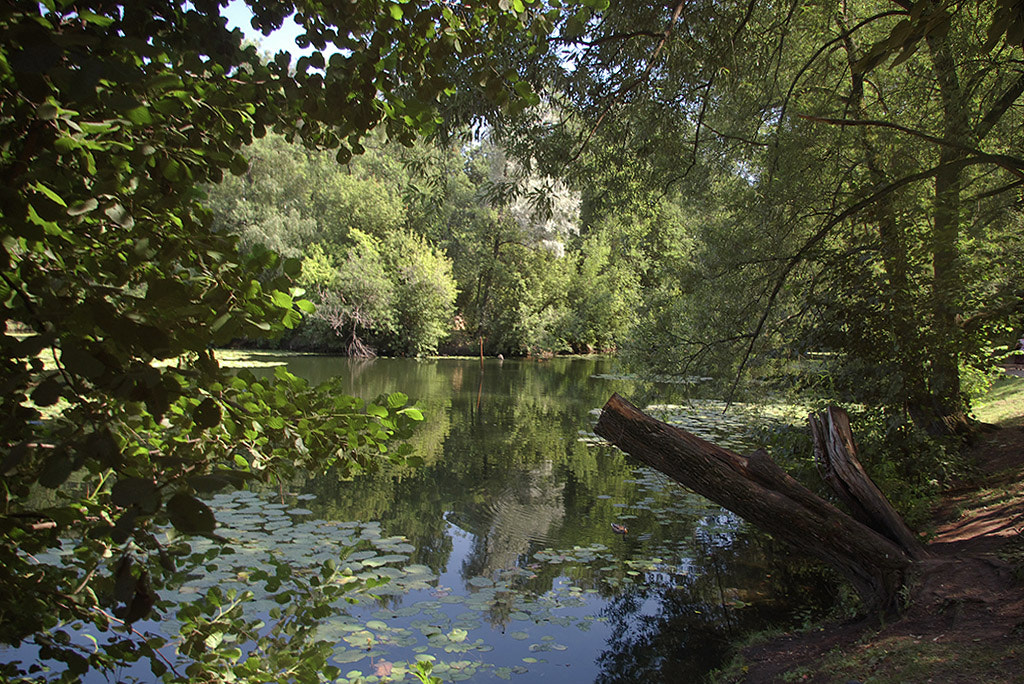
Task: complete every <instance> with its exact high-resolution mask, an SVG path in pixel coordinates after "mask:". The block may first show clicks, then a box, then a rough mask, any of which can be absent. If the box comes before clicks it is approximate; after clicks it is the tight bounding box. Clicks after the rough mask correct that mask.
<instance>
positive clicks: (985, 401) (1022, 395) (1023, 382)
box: [974, 375, 1024, 425]
mask: <svg viewBox="0 0 1024 684" xmlns="http://www.w3.org/2000/svg"><path fill="white" fill-rule="evenodd" d="M974 415H975V416H976V417H977V418H978V420H981V421H983V422H986V423H996V424H999V425H1024V378H1018V377H1015V376H1012V375H1006V376H1004V377H1001V378H999V379H998V380H996V382H995V384H993V385H992V389H991V390H989V392H988V394H986V395H985V396H984V397H982V398H981V399H980V400H978V402H977V405H976V406H975V407H974Z"/></svg>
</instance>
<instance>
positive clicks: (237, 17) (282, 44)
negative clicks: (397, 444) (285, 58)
mask: <svg viewBox="0 0 1024 684" xmlns="http://www.w3.org/2000/svg"><path fill="white" fill-rule="evenodd" d="M221 13H222V14H223V15H224V16H225V17H226V18H227V20H228V28H229V29H234V28H239V29H242V33H244V34H245V37H246V38H250V39H252V40H255V41H258V42H259V43H260V45H261V46H262V47H263V49H264V50H266V51H267V52H269V53H270V54H272V55H276V54H277V53H278V52H280V51H281V50H286V51H287V52H290V53H292V58H293V59H295V58H298V57H300V56H302V55H308V54H311V53H312V52H313V48H312V47H309V48H305V49H301V48H299V46H298V45H296V44H295V37H296V36H298V35H299V33H301V29H300V28H299V25H298V24H296V23H295V22H294V21H292V19H291V18H290V17H289V18H288V19H286V20H285V22H284V26H282V27H281V28H280V29H278V30H277V31H274V32H273V33H272V34H270V35H269V36H264V35H263V34H262V33H260V32H259V31H257V30H256V29H254V28H253V27H252V24H251V23H250V20H251V19H252V12H250V11H249V8H248V7H246V5H245V3H244V2H242V0H231V2H229V3H228V6H227V7H226V8H224V9H223V10H222V11H221Z"/></svg>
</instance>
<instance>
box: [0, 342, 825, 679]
mask: <svg viewBox="0 0 1024 684" xmlns="http://www.w3.org/2000/svg"><path fill="white" fill-rule="evenodd" d="M259 359H260V360H261V361H262V362H264V363H265V364H266V365H271V364H275V363H276V364H280V363H285V364H287V365H288V367H289V369H290V370H291V371H293V372H294V373H296V374H298V375H301V376H304V377H306V378H307V379H309V380H310V381H311V382H313V383H318V382H320V381H323V380H326V379H327V378H329V377H338V376H340V377H342V378H345V379H346V381H347V389H348V391H349V392H350V393H351V394H354V395H357V396H362V397H366V398H373V397H375V396H377V395H378V394H381V393H390V392H394V391H399V390H400V391H402V392H404V393H406V394H408V395H409V396H410V397H411V398H412V399H413V400H415V401H417V402H418V405H419V406H420V408H421V409H422V411H423V413H424V415H425V417H426V420H425V421H424V422H423V423H422V424H421V426H420V427H419V428H418V429H417V431H416V433H415V435H414V436H413V438H412V440H411V441H412V446H413V447H414V449H415V452H414V453H415V454H416V455H418V456H419V457H421V458H422V459H423V462H424V465H423V466H422V467H420V468H416V469H413V468H409V467H393V468H390V469H386V470H384V471H381V472H378V473H375V474H372V475H366V476H362V477H359V478H357V479H356V480H353V481H343V480H340V479H339V478H338V477H337V476H334V475H333V474H331V473H328V474H327V475H324V476H318V477H309V478H304V479H297V480H294V481H291V482H287V483H283V484H282V486H281V487H279V488H278V487H275V488H273V490H268V491H263V492H260V491H237V492H229V493H223V494H219V495H217V496H214V497H212V498H211V499H210V504H211V505H212V506H213V507H214V509H215V510H216V515H217V520H218V529H217V532H218V534H219V535H221V536H222V537H224V538H226V539H227V540H229V546H230V550H231V551H232V553H231V554H230V555H221V556H220V557H219V558H218V559H216V561H210V562H208V563H206V564H205V566H204V567H202V568H201V569H200V571H199V572H196V573H194V574H193V575H192V576H191V577H190V578H189V580H188V581H187V582H186V583H185V584H184V585H183V586H180V587H178V588H177V589H176V590H171V591H165V592H163V594H162V595H163V597H164V598H166V599H170V600H171V601H172V602H173V603H178V604H180V603H184V602H189V601H191V600H192V599H195V598H196V596H197V595H198V594H201V593H206V592H208V591H210V589H211V588H214V587H216V588H218V589H220V590H222V591H226V590H229V589H231V588H236V589H253V590H254V591H256V593H257V596H256V600H255V601H252V602H251V603H249V604H247V608H246V612H247V614H248V615H249V616H250V617H253V618H260V619H264V618H265V617H266V616H267V615H269V614H270V612H271V609H272V608H273V607H274V604H273V603H272V602H271V601H269V600H268V599H267V598H266V597H262V598H261V597H260V596H259V591H260V586H259V583H252V584H250V583H249V582H248V581H247V576H248V572H249V569H251V568H254V567H263V568H268V567H272V564H273V563H274V562H275V561H284V562H285V563H287V564H289V565H291V566H292V567H293V568H295V569H296V571H297V572H298V573H302V572H303V569H302V568H303V567H308V568H315V567H317V566H318V565H319V564H320V563H323V562H324V561H326V560H328V559H331V558H338V557H339V555H344V554H345V553H347V554H348V556H347V559H346V560H345V561H344V562H345V563H346V564H347V566H348V567H349V568H350V569H351V572H352V574H353V576H354V577H356V578H359V579H362V580H371V581H372V580H377V579H386V580H387V583H386V584H384V585H383V586H380V587H377V588H375V589H374V590H373V593H374V594H375V596H365V595H364V596H361V597H360V601H359V603H358V604H355V605H348V604H342V605H341V606H340V607H339V609H340V611H341V614H340V615H339V616H338V617H336V618H334V619H331V620H330V621H329V622H327V623H326V624H324V625H323V626H322V627H321V628H320V629H319V631H318V637H319V638H322V639H325V640H328V641H329V642H330V643H332V644H336V647H335V648H334V650H333V655H332V658H333V661H334V663H335V664H336V665H338V666H339V667H340V668H341V671H342V673H344V674H345V677H346V678H347V680H348V681H350V682H367V683H370V682H391V681H406V682H411V681H414V678H413V676H412V675H411V674H409V673H408V668H409V667H410V666H411V664H413V663H415V662H416V661H417V660H427V661H430V662H431V663H432V665H433V675H434V676H438V677H440V678H442V679H443V680H444V681H472V682H493V681H501V680H515V681H520V682H542V681H557V682H559V683H560V684H571V683H574V682H580V683H590V682H630V683H632V682H653V683H656V682H691V681H694V682H696V681H700V680H701V679H703V678H704V677H705V676H706V675H707V674H708V673H709V672H710V671H711V670H713V669H715V668H716V667H720V666H721V665H722V664H724V659H725V658H726V657H727V655H728V650H729V644H730V643H731V642H732V640H734V639H736V638H737V637H740V636H742V634H743V633H744V632H745V631H748V630H751V629H760V628H764V627H766V626H768V625H769V624H771V623H773V622H774V623H778V622H779V621H787V620H788V621H792V619H793V617H794V615H796V614H804V615H806V611H807V610H808V606H810V605H812V604H816V603H819V601H818V600H817V599H815V594H816V593H817V594H819V595H820V594H821V593H822V592H823V591H824V592H826V593H827V589H824V590H823V588H822V584H821V582H820V578H819V576H818V575H816V574H815V573H814V572H807V571H806V570H805V569H801V566H800V565H799V564H792V563H789V562H788V561H787V560H786V558H785V557H783V558H776V556H775V554H776V549H775V547H774V546H773V545H772V544H771V543H770V542H768V541H766V540H765V539H764V538H763V537H761V536H759V535H757V534H755V533H754V532H753V531H751V530H749V529H748V528H747V527H746V526H745V525H744V524H742V523H741V522H740V521H739V520H738V519H736V518H735V517H734V516H732V515H731V514H730V513H728V512H727V511H725V510H723V509H721V508H719V507H717V506H715V505H713V504H711V503H709V502H708V501H706V500H705V499H702V498H701V497H699V496H696V495H695V494H693V493H691V492H688V491H687V490H685V489H684V488H682V487H680V486H678V485H676V484H675V483H673V482H671V481H669V480H667V479H666V478H665V477H663V476H662V475H660V474H659V473H657V472H655V471H652V470H650V469H648V468H645V467H643V466H639V465H637V464H635V463H633V462H631V461H630V459H629V458H628V457H626V456H625V455H623V454H622V453H621V452H619V451H618V450H616V449H614V448H612V447H610V446H608V445H607V444H604V443H603V442H601V440H599V439H598V438H596V437H595V436H594V435H593V433H592V429H593V425H594V422H595V421H596V418H597V411H598V409H599V408H600V406H601V405H602V404H603V403H604V402H605V401H606V400H607V398H608V397H609V396H610V395H611V394H612V393H613V392H619V393H621V394H622V395H623V396H626V397H627V398H630V399H631V400H634V401H635V402H636V403H638V404H639V405H641V406H646V405H649V404H660V405H661V409H660V410H661V411H662V413H663V415H665V416H666V418H670V419H671V420H673V421H675V422H681V423H683V424H684V427H686V428H687V429H690V430H691V431H694V432H702V431H703V433H704V434H703V435H702V436H705V437H706V438H708V439H711V440H713V441H715V442H717V443H719V444H722V445H723V446H729V447H732V448H733V449H736V450H739V451H746V450H749V449H750V448H751V444H750V441H749V440H750V432H751V430H750V428H751V425H752V423H753V420H754V419H753V418H752V417H751V416H749V415H745V414H744V413H743V412H742V411H741V412H739V414H730V416H728V417H726V416H723V415H722V413H721V411H720V404H717V405H716V404H715V403H714V402H708V401H704V402H693V401H684V400H682V399H681V390H682V388H681V387H680V386H679V385H668V384H666V385H658V386H654V387H641V386H640V385H638V384H635V383H633V382H632V381H630V380H629V379H628V378H623V377H621V376H618V375H616V374H615V361H614V359H610V358H559V359H553V360H550V361H544V362H537V361H526V360H507V361H498V360H493V359H490V360H486V361H485V362H484V364H483V365H481V364H480V362H479V361H478V360H466V359H461V360H460V359H436V360H409V359H377V360H374V361H357V360H350V359H343V358H328V357H316V356H301V357H274V356H270V355H260V356H259ZM256 372H264V371H258V370H257V371H256ZM265 372H271V370H270V369H269V368H267V369H266V371H265ZM689 389H690V390H692V389H693V388H692V387H691V388H689ZM690 393H692V391H691V392H690ZM654 410H658V409H657V408H655V409H654ZM613 524H614V525H615V526H617V527H619V529H620V530H621V529H622V528H625V529H626V530H627V532H626V534H620V533H618V532H617V531H616V529H615V528H613ZM189 544H190V545H191V548H192V550H193V551H194V552H196V553H197V554H201V553H204V552H205V551H206V550H207V549H209V547H210V544H211V542H209V541H206V540H203V539H199V540H190V541H189ZM780 555H783V556H785V554H784V553H783V554H780ZM787 597H789V598H787ZM793 597H795V598H793ZM174 613H175V610H174V609H173V607H170V608H169V609H168V610H167V611H166V612H165V613H164V615H165V618H164V620H163V621H162V622H153V623H149V624H146V625H139V628H140V629H144V630H146V631H156V632H164V633H166V634H167V635H168V636H172V637H173V636H174V635H176V633H177V625H176V623H175V622H174V620H173V617H172V616H173V615H174ZM34 655H35V653H34V651H33V650H31V649H28V650H26V649H19V650H17V651H13V652H0V658H3V659H8V658H10V659H14V658H18V659H22V660H28V661H31V660H33V659H34ZM93 674H97V675H98V674H99V673H93ZM125 674H127V675H131V676H135V677H138V678H139V679H138V680H139V681H147V676H146V673H145V670H138V671H136V669H132V670H131V671H130V672H127V673H125ZM89 681H105V680H103V679H95V680H92V679H90V680H89Z"/></svg>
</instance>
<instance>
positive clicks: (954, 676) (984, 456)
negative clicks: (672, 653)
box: [732, 425, 1024, 684]
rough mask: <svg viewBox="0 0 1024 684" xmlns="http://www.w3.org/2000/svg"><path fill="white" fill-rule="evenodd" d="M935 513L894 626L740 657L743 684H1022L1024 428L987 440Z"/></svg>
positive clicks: (811, 635) (831, 630) (777, 645)
mask: <svg viewBox="0 0 1024 684" xmlns="http://www.w3.org/2000/svg"><path fill="white" fill-rule="evenodd" d="M971 455H972V457H973V459H974V461H975V463H976V464H977V474H976V475H975V476H974V477H973V478H972V480H971V481H970V482H967V483H964V484H963V485H961V486H960V487H959V488H957V489H955V490H953V491H951V492H950V493H949V495H948V496H947V497H946V499H945V500H944V501H943V503H942V505H941V506H940V507H939V509H938V510H936V512H935V528H934V532H935V534H934V538H933V540H932V542H931V543H930V544H929V547H928V548H929V550H930V551H931V552H932V554H933V558H932V559H931V560H928V561H926V562H925V563H923V564H922V566H921V572H920V575H919V576H918V577H917V580H916V582H915V583H914V586H913V590H912V601H911V607H910V609H909V610H908V611H907V613H906V614H905V615H904V616H903V617H902V618H901V619H900V620H899V621H897V622H894V623H892V624H889V625H884V626H882V627H881V628H879V627H878V625H877V624H876V625H867V624H864V623H858V624H847V625H833V626H830V627H827V628H826V629H824V630H818V631H812V632H808V633H803V634H795V635H785V636H783V637H781V638H778V639H775V640H772V641H770V642H767V643H764V644H760V645H757V646H752V647H749V648H747V649H746V650H745V651H744V652H743V658H744V661H745V663H746V671H745V672H744V673H743V674H742V675H741V676H740V677H739V679H736V680H732V681H744V682H776V681H796V682H842V683H845V682H850V681H855V682H865V684H866V683H867V682H940V683H945V682H964V683H967V682H971V683H974V682H986V683H988V682H1024V426H1020V425H1018V426H1014V427H1006V428H1003V429H1001V430H997V431H995V432H991V433H988V434H985V435H982V436H981V437H980V438H979V440H978V442H977V443H976V444H975V445H974V447H973V448H972V450H971Z"/></svg>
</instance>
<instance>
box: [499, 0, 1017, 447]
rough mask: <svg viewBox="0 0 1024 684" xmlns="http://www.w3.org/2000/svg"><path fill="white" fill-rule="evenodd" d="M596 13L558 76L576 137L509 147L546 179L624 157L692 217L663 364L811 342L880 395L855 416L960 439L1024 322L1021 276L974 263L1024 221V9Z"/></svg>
mask: <svg viewBox="0 0 1024 684" xmlns="http://www.w3.org/2000/svg"><path fill="white" fill-rule="evenodd" d="M581 13H582V16H578V15H574V17H573V18H571V19H566V20H565V21H564V22H563V23H561V24H560V25H559V31H558V33H557V36H556V38H555V39H554V41H555V42H557V43H558V44H559V45H560V47H561V48H562V49H563V51H564V52H563V54H564V55H565V58H564V59H563V60H562V62H560V63H559V64H558V65H551V66H550V67H549V71H548V72H547V73H548V74H549V79H548V80H547V81H546V88H547V89H546V90H545V96H546V97H547V98H549V100H550V102H551V108H552V109H554V110H555V111H557V112H560V113H561V114H562V117H563V119H562V125H561V126H559V127H552V126H550V125H549V126H539V125H538V124H537V122H538V121H539V118H538V119H537V120H535V121H532V122H529V121H528V122H526V123H523V124H521V125H519V126H518V127H515V128H513V129H512V130H515V131H516V132H517V133H519V134H522V133H530V134H532V135H533V140H534V144H537V145H540V146H542V148H544V147H546V148H547V149H548V150H549V152H548V154H547V155H546V156H545V155H543V154H541V155H540V156H541V158H547V159H551V160H552V163H555V161H556V160H558V159H561V160H563V162H562V163H563V164H564V160H566V159H568V160H578V159H582V158H585V157H586V156H587V155H589V154H591V150H593V154H594V155H595V156H601V155H607V154H608V150H609V149H612V150H614V151H615V152H614V154H616V155H617V156H618V157H619V158H621V159H625V160H629V163H628V164H626V165H625V166H626V168H628V169H630V172H631V173H636V170H639V173H640V174H642V178H643V179H644V182H645V183H646V184H647V185H648V187H651V188H655V189H657V190H658V191H660V192H663V193H665V194H666V195H668V196H669V197H672V198H674V199H675V201H677V202H678V203H679V204H680V205H681V206H682V207H683V211H684V212H687V213H690V214H691V215H692V217H693V221H692V228H691V229H690V233H689V234H690V236H691V237H692V239H693V240H694V246H695V248H694V250H693V251H692V252H691V257H690V258H689V259H688V260H687V262H686V263H684V264H683V265H681V266H678V267H676V269H675V273H674V274H673V273H672V270H673V269H672V268H669V269H666V270H665V274H666V275H668V276H669V277H668V279H667V280H664V281H663V282H662V283H661V284H660V285H658V288H659V289H665V288H667V289H669V290H670V291H674V292H675V293H676V294H674V295H671V296H669V297H662V298H661V299H662V300H663V301H665V302H666V303H667V304H668V305H669V306H671V302H672V301H675V302H678V304H679V305H678V306H677V307H675V308H674V309H670V310H662V311H661V312H660V314H659V315H658V316H656V317H652V319H654V320H656V322H657V323H658V324H659V325H663V326H664V327H663V328H662V331H661V335H662V338H663V339H662V341H661V343H659V344H657V345H656V346H655V348H656V349H657V350H658V352H657V353H658V355H660V356H662V357H663V358H662V359H661V360H662V361H664V360H665V359H664V357H665V356H669V357H672V356H673V354H671V353H668V354H667V353H666V352H667V351H668V350H674V352H675V353H674V357H675V359H676V360H677V363H676V364H675V365H676V366H682V367H685V366H686V365H687V363H689V365H690V366H694V365H696V366H700V365H704V364H707V363H709V362H711V361H714V360H716V359H717V360H721V361H724V363H725V368H724V370H729V369H730V366H731V370H732V371H733V372H738V371H739V370H740V369H742V368H747V367H749V366H750V365H752V364H757V363H760V362H762V361H765V360H768V359H770V358H771V356H772V355H771V354H770V353H769V351H770V350H771V349H772V348H774V349H776V350H778V348H779V347H782V348H783V350H784V351H800V350H802V349H806V348H807V347H809V346H812V345H817V346H818V348H825V349H828V350H830V351H835V352H838V353H839V354H840V355H841V356H840V358H842V359H844V362H845V363H846V364H848V365H850V367H853V366H857V367H859V368H861V369H870V371H871V375H872V376H874V377H875V378H877V379H878V382H871V383H864V384H862V385H861V386H860V387H857V386H855V385H853V384H848V385H847V386H848V388H849V390H850V391H851V392H852V393H853V396H856V397H857V398H858V399H862V400H868V401H872V402H876V403H884V404H887V405H889V406H891V407H894V408H896V409H897V410H902V411H905V412H907V413H908V414H909V415H912V416H913V417H914V419H915V421H916V422H917V423H918V424H919V425H921V426H922V427H926V428H928V429H930V430H932V431H939V432H949V431H955V430H958V429H960V428H961V427H963V426H964V425H965V416H966V411H967V408H968V405H967V400H966V397H965V392H964V387H963V382H962V379H961V376H960V373H961V369H962V368H963V367H964V364H965V363H968V362H977V361H979V360H980V359H981V357H982V354H981V353H980V350H981V349H982V348H984V347H985V346H987V345H990V344H992V343H994V342H995V341H996V339H997V338H994V337H993V335H994V334H1000V333H999V331H998V329H997V328H996V327H994V326H993V325H992V324H993V323H994V322H996V321H1002V322H1003V323H1004V325H1005V322H1007V321H1008V320H1009V318H1008V317H1009V316H1010V315H1012V314H1013V313H1014V312H1015V311H1019V309H1020V300H1019V298H1018V297H1016V296H1015V295H1013V289H1012V282H1013V280H1014V279H1016V278H1019V273H1017V272H1016V271H1015V269H1014V268H1013V267H1012V266H1011V267H1009V268H1007V266H1006V264H1005V263H1003V262H1001V260H999V259H998V258H996V259H988V257H989V253H986V252H985V251H984V250H977V251H974V253H971V252H969V251H968V246H969V245H970V246H971V247H974V246H975V245H977V244H978V243H984V242H985V241H987V240H992V241H993V242H997V241H999V240H1001V239H1002V236H1003V235H1004V234H1006V233H1007V232H1008V231H1010V230H1012V226H1014V225H1016V222H1015V220H1014V219H1013V215H1014V212H1016V211H1018V210H1019V207H1017V206H1015V202H1016V195H1015V194H1014V192H1016V188H1018V187H1019V185H1018V184H1019V179H1020V177H1021V168H1022V167H1021V161H1022V160H1021V159H1020V158H1019V155H1018V156H1014V155H1013V154H1012V152H1011V151H1012V150H1013V149H1014V148H1015V147H1017V146H1019V144H1020V135H1021V131H1022V130H1024V128H1022V127H1021V125H1020V124H1021V115H1022V111H1021V94H1022V92H1024V90H1022V88H1024V80H1022V79H1024V71H1022V68H1021V46H1020V36H1019V35H1018V32H1019V29H1020V26H1021V18H1020V14H1019V3H1016V4H1015V3H1012V2H985V3H974V2H970V3H968V2H954V1H950V2H940V1H930V0H922V1H919V2H910V1H909V0H899V1H895V2H874V1H864V2H854V1H850V0H846V1H843V2H830V3H824V4H822V3H804V2H799V1H797V0H793V1H791V2H782V3H753V2H725V3H703V2H691V1H689V0H681V1H680V2H678V3H670V4H669V5H629V6H625V5H616V6H614V7H613V6H609V7H607V8H595V7H593V6H591V7H588V8H584V9H582V10H581ZM567 16H568V15H567ZM545 116H546V114H545ZM576 168H579V169H582V168H586V164H579V165H576ZM573 171H574V166H573V165H570V166H569V167H568V168H567V172H568V173H572V172H573ZM972 251H973V250H972ZM983 260H986V261H983ZM983 293H985V294H984V295H983ZM712 302H714V304H713V305H712V306H710V307H709V304H710V303H712ZM709 308H710V310H709ZM864 331H866V334H863V335H862V334H861V333H862V332H864ZM823 333H824V334H823ZM830 333H831V334H830ZM640 337H641V339H642V337H643V335H641V336H640ZM723 345H724V346H725V347H727V348H728V351H727V353H724V354H714V353H713V350H714V349H715V348H716V347H719V346H723ZM653 360H654V361H655V362H656V363H657V362H658V361H659V359H653ZM737 367H739V368H737ZM858 372H859V371H858Z"/></svg>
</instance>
